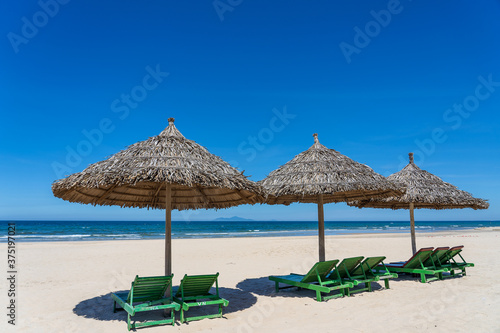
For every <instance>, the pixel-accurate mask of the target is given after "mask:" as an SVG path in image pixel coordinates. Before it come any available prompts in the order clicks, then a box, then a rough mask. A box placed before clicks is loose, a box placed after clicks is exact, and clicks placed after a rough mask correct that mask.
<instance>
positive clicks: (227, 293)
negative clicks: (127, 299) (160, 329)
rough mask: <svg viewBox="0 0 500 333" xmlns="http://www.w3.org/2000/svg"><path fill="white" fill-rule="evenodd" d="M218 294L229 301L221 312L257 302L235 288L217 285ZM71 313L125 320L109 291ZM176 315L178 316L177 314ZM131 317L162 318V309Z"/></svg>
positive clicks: (203, 310)
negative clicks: (115, 308)
mask: <svg viewBox="0 0 500 333" xmlns="http://www.w3.org/2000/svg"><path fill="white" fill-rule="evenodd" d="M214 291H215V290H213V292H214ZM118 292H124V293H127V292H128V290H121V291H118ZM219 295H220V296H221V297H222V298H225V299H227V300H228V301H229V305H228V306H227V307H225V308H223V310H222V312H223V314H228V313H233V312H237V311H241V310H245V309H247V308H250V307H252V306H253V305H254V304H255V303H256V302H257V297H255V295H253V294H252V293H250V292H247V291H244V290H240V289H237V288H224V287H219ZM213 309H214V308H211V309H208V307H200V308H193V309H191V310H189V311H190V313H192V314H193V315H196V314H203V313H210V311H212V310H213ZM73 313H74V314H76V315H77V316H80V317H84V318H87V319H94V320H101V321H114V320H118V321H123V322H125V323H126V322H127V313H126V312H125V311H117V312H116V313H114V312H113V299H112V298H111V293H108V294H105V295H100V296H96V297H92V298H89V299H86V300H83V301H81V302H80V303H78V304H77V305H76V306H75V307H74V308H73ZM212 313H213V312H212ZM176 316H177V318H178V315H176ZM133 318H134V319H135V320H137V321H148V320H161V319H162V318H163V310H156V311H147V312H139V313H137V314H136V315H135V316H134V317H133Z"/></svg>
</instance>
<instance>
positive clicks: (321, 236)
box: [318, 194, 325, 261]
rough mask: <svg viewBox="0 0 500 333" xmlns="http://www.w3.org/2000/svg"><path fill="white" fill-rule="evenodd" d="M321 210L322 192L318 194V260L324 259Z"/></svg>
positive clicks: (323, 224)
mask: <svg viewBox="0 0 500 333" xmlns="http://www.w3.org/2000/svg"><path fill="white" fill-rule="evenodd" d="M324 217H325V215H324V212H323V194H320V195H318V240H319V261H325V220H324Z"/></svg>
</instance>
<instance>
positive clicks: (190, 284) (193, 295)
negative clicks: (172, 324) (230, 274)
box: [172, 273, 229, 323]
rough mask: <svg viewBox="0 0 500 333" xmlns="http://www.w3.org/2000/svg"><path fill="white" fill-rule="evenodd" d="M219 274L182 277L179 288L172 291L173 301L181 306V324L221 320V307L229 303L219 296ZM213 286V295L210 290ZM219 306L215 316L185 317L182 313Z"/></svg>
mask: <svg viewBox="0 0 500 333" xmlns="http://www.w3.org/2000/svg"><path fill="white" fill-rule="evenodd" d="M218 277H219V273H217V274H210V275H187V274H186V275H184V277H183V278H182V280H181V284H180V285H179V287H175V288H174V289H173V290H172V294H173V295H174V300H175V301H176V302H178V303H179V304H181V323H184V322H186V321H193V320H200V319H204V318H221V317H222V306H227V305H228V304H229V301H228V300H226V299H224V298H222V297H220V296H219V282H218ZM214 284H215V294H212V293H210V289H211V288H212V287H213V286H214ZM206 305H219V311H218V313H216V314H205V315H199V316H192V317H187V316H185V314H184V312H185V311H188V310H189V308H191V307H197V306H206Z"/></svg>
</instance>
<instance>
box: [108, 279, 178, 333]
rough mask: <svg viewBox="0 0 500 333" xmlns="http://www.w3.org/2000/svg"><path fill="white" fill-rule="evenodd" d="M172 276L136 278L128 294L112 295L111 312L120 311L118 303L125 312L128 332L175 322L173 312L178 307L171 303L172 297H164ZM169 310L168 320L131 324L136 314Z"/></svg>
mask: <svg viewBox="0 0 500 333" xmlns="http://www.w3.org/2000/svg"><path fill="white" fill-rule="evenodd" d="M172 277H173V274H172V275H168V276H153V277H139V276H136V277H135V279H134V281H133V282H132V285H131V287H130V291H129V292H123V293H113V294H111V298H112V299H113V312H116V311H117V310H120V309H119V308H117V307H116V304H117V303H118V304H119V305H120V306H121V307H122V309H123V310H125V311H127V314H128V315H127V328H128V330H129V331H130V330H131V329H133V328H138V327H144V326H152V325H161V324H172V325H174V322H175V314H174V311H178V310H179V309H180V305H179V304H178V303H176V302H174V301H173V299H172V297H165V292H166V291H167V289H168V288H170V287H171V286H172ZM161 309H170V310H171V317H170V318H169V319H164V320H157V321H149V322H145V323H136V322H135V321H134V322H133V323H132V322H131V317H133V316H134V315H135V314H136V313H137V312H142V311H152V310H161Z"/></svg>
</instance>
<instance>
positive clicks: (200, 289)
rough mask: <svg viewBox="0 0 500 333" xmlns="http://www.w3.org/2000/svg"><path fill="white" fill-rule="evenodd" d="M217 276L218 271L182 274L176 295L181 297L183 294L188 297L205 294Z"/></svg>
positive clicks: (208, 291)
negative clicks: (202, 273) (206, 273)
mask: <svg viewBox="0 0 500 333" xmlns="http://www.w3.org/2000/svg"><path fill="white" fill-rule="evenodd" d="M218 276H219V273H217V274H210V275H184V278H183V279H182V280H181V284H180V286H179V290H178V291H177V293H176V296H178V297H181V296H182V295H184V297H190V296H201V295H207V294H209V293H210V289H211V288H212V287H213V285H214V284H215V282H216V281H217V277H218Z"/></svg>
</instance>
